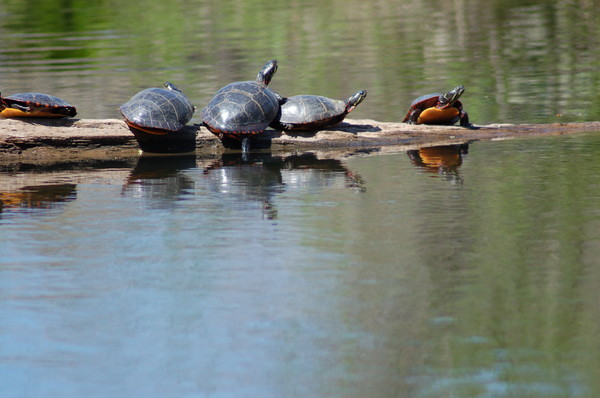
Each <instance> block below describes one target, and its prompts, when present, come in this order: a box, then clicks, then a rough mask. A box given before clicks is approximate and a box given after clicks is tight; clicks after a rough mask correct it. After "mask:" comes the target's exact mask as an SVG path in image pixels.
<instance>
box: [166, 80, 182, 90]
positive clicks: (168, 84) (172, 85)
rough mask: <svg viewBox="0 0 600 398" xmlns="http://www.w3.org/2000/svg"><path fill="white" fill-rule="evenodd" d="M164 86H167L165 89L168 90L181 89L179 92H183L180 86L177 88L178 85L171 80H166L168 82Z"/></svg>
mask: <svg viewBox="0 0 600 398" xmlns="http://www.w3.org/2000/svg"><path fill="white" fill-rule="evenodd" d="M164 87H165V89H167V90H171V91H179V92H181V90H180V89H178V88H177V86H175V85H174V84H173V83H171V82H166V83H165V84H164Z"/></svg>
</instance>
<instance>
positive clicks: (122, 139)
mask: <svg viewBox="0 0 600 398" xmlns="http://www.w3.org/2000/svg"><path fill="white" fill-rule="evenodd" d="M599 130H600V122H583V123H551V124H490V125H481V126H476V127H475V128H473V129H467V128H463V127H458V126H425V125H418V126H415V125H409V124H405V123H391V122H378V121H375V120H368V119H365V120H350V119H346V121H345V122H343V123H340V124H339V125H337V126H335V127H333V128H330V129H325V130H320V131H311V132H288V133H286V132H282V131H277V130H267V132H266V133H264V134H261V135H259V136H256V137H255V138H254V141H255V144H256V145H257V147H260V148H271V149H274V150H281V149H288V150H289V149H302V150H311V149H319V150H322V149H334V148H338V149H340V148H348V149H350V148H354V149H356V148H378V147H384V146H407V147H418V146H434V145H448V144H459V143H465V142H469V141H473V140H482V139H507V138H515V137H530V136H550V135H560V134H568V133H577V132H584V131H599ZM176 134H179V136H177V135H176ZM174 137H175V139H178V138H177V137H181V139H184V140H190V139H191V140H193V141H192V144H191V146H192V149H194V147H195V150H196V151H203V152H216V151H219V150H220V149H222V145H221V142H220V141H219V139H218V138H217V137H215V136H214V135H213V134H211V133H210V132H209V131H208V130H207V129H206V128H204V127H199V126H187V127H185V129H184V130H183V131H182V132H181V133H174V135H173V136H172V137H170V139H173V138H174ZM190 137H191V138H190ZM139 145H140V143H139V142H138V140H136V138H135V137H134V134H133V133H132V131H131V130H130V129H129V128H128V127H127V125H126V124H125V123H124V122H123V121H122V120H117V119H58V120H56V119H0V154H3V155H17V156H23V155H26V154H30V155H32V154H36V155H39V154H41V153H43V154H45V156H53V153H63V152H64V151H65V150H71V151H72V150H77V151H80V152H81V151H85V152H89V151H91V153H95V152H98V151H102V152H106V151H111V150H115V149H120V150H122V149H132V150H137V149H139Z"/></svg>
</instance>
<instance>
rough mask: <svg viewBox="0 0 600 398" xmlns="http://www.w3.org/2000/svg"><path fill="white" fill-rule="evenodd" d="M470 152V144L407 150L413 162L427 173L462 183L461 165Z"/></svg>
mask: <svg viewBox="0 0 600 398" xmlns="http://www.w3.org/2000/svg"><path fill="white" fill-rule="evenodd" d="M468 153H469V144H461V145H442V146H434V147H424V148H420V149H413V150H409V151H407V152H406V154H407V155H408V157H409V158H410V160H411V162H412V163H413V164H414V165H415V166H417V167H419V168H420V169H421V170H423V171H425V172H426V173H432V174H435V175H439V176H441V177H443V178H444V179H446V180H447V181H450V182H453V183H461V182H462V178H461V176H460V172H459V170H458V169H459V167H460V166H461V165H462V162H463V160H464V158H465V156H466V155H467V154H468Z"/></svg>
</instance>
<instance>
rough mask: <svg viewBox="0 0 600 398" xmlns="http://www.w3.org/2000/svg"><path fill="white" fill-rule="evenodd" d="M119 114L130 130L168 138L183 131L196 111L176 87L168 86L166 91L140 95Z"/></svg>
mask: <svg viewBox="0 0 600 398" xmlns="http://www.w3.org/2000/svg"><path fill="white" fill-rule="evenodd" d="M119 110H120V111H121V114H122V115H123V117H125V123H127V125H128V126H129V127H131V128H133V129H137V130H141V131H143V132H146V133H150V134H155V135H165V134H168V133H170V132H176V131H179V130H181V129H182V128H183V127H184V126H185V125H186V123H187V122H189V121H190V119H191V118H192V115H193V114H194V111H195V110H196V107H194V105H192V103H191V102H190V101H189V100H188V98H187V97H186V96H185V95H184V94H183V93H182V92H181V90H179V89H178V88H177V87H176V86H175V85H174V84H173V83H171V82H166V83H165V84H164V88H147V89H145V90H142V91H140V92H139V93H137V94H136V95H134V96H133V97H131V99H130V100H129V101H127V102H126V103H124V104H123V105H121V107H120V108H119Z"/></svg>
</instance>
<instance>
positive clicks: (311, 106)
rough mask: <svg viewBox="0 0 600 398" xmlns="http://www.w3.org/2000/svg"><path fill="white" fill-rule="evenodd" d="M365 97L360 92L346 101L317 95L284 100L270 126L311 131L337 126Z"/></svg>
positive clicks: (362, 92) (363, 92) (364, 91)
mask: <svg viewBox="0 0 600 398" xmlns="http://www.w3.org/2000/svg"><path fill="white" fill-rule="evenodd" d="M366 96H367V91H366V90H360V91H358V92H357V93H355V94H353V95H352V96H351V97H349V98H348V99H347V100H345V101H342V100H335V99H331V98H327V97H322V96H319V95H295V96H293V97H289V98H284V99H283V103H282V104H281V112H280V114H279V117H278V118H276V119H275V120H274V121H273V123H271V126H272V127H273V128H275V129H278V130H312V129H316V128H323V127H330V126H333V125H335V124H338V123H339V122H341V121H342V120H344V118H345V117H346V115H347V114H348V113H350V112H352V111H353V110H354V108H356V106H357V105H358V104H360V103H361V102H362V101H363V100H364V99H365V97H366Z"/></svg>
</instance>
